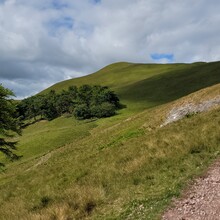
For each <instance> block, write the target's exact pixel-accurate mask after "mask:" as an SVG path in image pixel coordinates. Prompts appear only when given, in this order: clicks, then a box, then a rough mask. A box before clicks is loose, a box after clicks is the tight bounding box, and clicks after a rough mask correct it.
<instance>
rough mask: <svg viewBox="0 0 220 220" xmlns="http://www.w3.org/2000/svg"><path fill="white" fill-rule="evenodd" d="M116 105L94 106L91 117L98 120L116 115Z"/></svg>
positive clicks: (105, 103)
mask: <svg viewBox="0 0 220 220" xmlns="http://www.w3.org/2000/svg"><path fill="white" fill-rule="evenodd" d="M115 111H116V108H115V105H113V104H111V103H109V102H103V103H101V104H100V105H93V106H92V107H91V115H92V116H94V117H97V118H103V117H110V116H112V115H115Z"/></svg>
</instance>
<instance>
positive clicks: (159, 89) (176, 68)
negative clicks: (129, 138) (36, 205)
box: [43, 62, 220, 112]
mask: <svg viewBox="0 0 220 220" xmlns="http://www.w3.org/2000/svg"><path fill="white" fill-rule="evenodd" d="M219 75H220V62H213V63H194V64H132V63H116V64H111V65H109V66H107V67H105V68H103V69H101V70H99V71H98V72H96V73H93V74H91V75H87V76H84V77H81V78H76V79H71V80H67V81H63V82H60V83H58V84H55V85H54V86H52V87H50V88H48V89H47V90H45V91H43V93H44V92H47V91H49V90H51V89H54V90H56V91H61V90H62V89H67V88H68V87H69V86H71V85H78V86H79V85H82V84H100V85H104V86H109V87H110V88H111V89H113V90H114V91H115V92H116V93H117V94H118V95H119V97H120V99H121V100H122V102H123V103H124V104H126V105H127V106H128V109H127V110H128V111H132V112H133V111H136V110H138V111H139V110H143V109H146V108H148V107H153V106H157V105H160V104H164V103H167V102H170V101H173V100H175V99H178V98H180V97H182V96H185V95H188V94H190V93H192V92H195V91H197V90H199V89H202V88H206V87H208V86H212V85H214V84H216V83H219V82H220V79H219Z"/></svg>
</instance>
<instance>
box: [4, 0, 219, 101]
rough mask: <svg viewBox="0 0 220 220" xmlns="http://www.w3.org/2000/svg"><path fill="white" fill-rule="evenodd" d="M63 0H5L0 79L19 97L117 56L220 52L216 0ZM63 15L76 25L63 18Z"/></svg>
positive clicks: (181, 57)
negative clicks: (55, 3)
mask: <svg viewBox="0 0 220 220" xmlns="http://www.w3.org/2000/svg"><path fill="white" fill-rule="evenodd" d="M60 2H61V1H60ZM58 3H59V1H58V0H57V4H58ZM62 4H63V5H65V7H61V6H60V5H59V4H58V5H57V6H56V7H55V6H54V3H53V0H32V1H29V0H19V1H18V0H6V1H1V0H0V82H4V83H6V84H7V86H8V87H9V88H11V89H13V90H14V91H15V92H16V94H17V95H18V96H19V97H22V96H27V95H31V94H33V93H36V92H38V91H40V90H42V89H44V88H46V87H47V86H48V85H51V84H52V83H55V82H58V81H61V80H64V79H67V78H69V77H74V76H79V75H80V74H86V73H91V72H93V71H95V70H97V69H99V68H101V67H103V66H104V65H107V64H109V63H112V62H116V61H130V62H154V60H152V59H151V57H150V55H151V54H154V53H159V54H167V53H172V54H174V57H175V60H174V61H175V62H193V61H213V60H218V59H220V46H218V45H220V42H219V41H220V40H219V37H218V36H219V34H220V28H219V22H220V14H219V10H220V2H219V1H218V0H213V1H212V2H210V1H208V0H201V1H191V0H184V1H179V0H172V1H171V0H168V1H164V0H157V1H155V0H148V1H146V0H117V1H113V0H102V1H101V2H99V4H95V3H94V1H93V0H86V1H76V0H75V1H72V0H63V1H62ZM65 17H66V18H71V19H73V24H71V25H70V24H69V25H66V26H65V25H57V24H61V23H62V22H63V20H60V22H61V23H59V19H63V18H65ZM53 21H56V22H57V23H52V24H53V25H52V26H48V25H49V24H51V22H53ZM56 25H57V27H56Z"/></svg>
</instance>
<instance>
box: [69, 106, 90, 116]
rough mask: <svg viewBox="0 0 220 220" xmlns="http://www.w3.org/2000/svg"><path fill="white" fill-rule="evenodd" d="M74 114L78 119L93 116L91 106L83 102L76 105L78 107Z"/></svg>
mask: <svg viewBox="0 0 220 220" xmlns="http://www.w3.org/2000/svg"><path fill="white" fill-rule="evenodd" d="M73 115H74V116H75V117H76V118H77V119H88V118H91V112H90V109H89V107H88V106H87V105H86V104H81V105H78V106H76V108H75V109H74V111H73Z"/></svg>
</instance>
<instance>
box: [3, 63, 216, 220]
mask: <svg viewBox="0 0 220 220" xmlns="http://www.w3.org/2000/svg"><path fill="white" fill-rule="evenodd" d="M117 65H119V66H120V68H119V67H118V66H117ZM121 65H122V64H116V66H115V65H111V66H109V67H107V68H109V72H108V73H106V75H107V76H103V75H102V73H100V72H98V73H96V74H100V77H103V78H102V79H99V77H98V76H97V75H96V74H94V75H90V76H87V77H89V78H90V81H91V82H92V83H94V84H96V83H98V82H102V83H104V84H105V85H106V84H107V83H109V84H108V85H109V86H111V88H113V89H115V90H117V92H118V93H119V94H120V96H121V99H122V102H125V103H126V104H127V105H128V108H127V110H122V111H121V112H120V113H119V115H117V116H115V117H111V118H106V119H101V120H97V121H94V120H93V121H76V120H74V119H73V118H71V117H70V118H66V117H61V118H58V119H56V120H54V121H51V122H47V121H42V122H39V123H36V124H34V125H31V126H29V127H27V128H26V129H25V130H24V131H23V136H22V137H20V138H19V140H20V144H19V152H20V153H21V154H23V158H22V159H21V160H20V161H17V162H15V163H12V164H8V166H7V170H5V172H4V173H0V193H1V198H0V216H1V218H2V219H6V220H7V219H157V218H158V217H159V216H160V213H161V212H162V211H163V210H164V208H165V207H166V206H167V204H168V203H169V202H170V200H171V198H172V197H173V196H178V195H179V193H180V191H181V189H182V188H183V186H184V185H185V184H186V182H187V181H188V180H189V179H191V178H192V177H194V176H195V175H198V174H200V173H201V172H202V171H203V170H204V169H205V168H206V167H207V165H208V164H210V163H211V162H212V160H213V159H215V158H216V157H217V156H218V155H219V152H220V145H219V133H220V126H219V125H220V114H219V111H220V108H219V106H215V107H214V108H211V109H209V111H206V112H202V113H199V114H195V115H191V116H190V117H185V118H183V119H182V120H179V121H177V122H174V123H170V124H168V125H166V126H163V127H160V125H161V124H163V123H164V121H166V119H167V117H168V116H169V113H170V111H172V109H173V108H175V107H179V106H182V105H185V104H186V103H188V102H195V103H197V102H199V101H200V100H203V101H204V100H209V99H212V98H215V97H217V96H219V95H220V94H219V92H220V84H217V83H219V82H220V73H219V67H220V63H218V62H217V63H210V64H204V63H198V64H192V65H190V64H178V65H167V66H166V65H152V66H151V65H142V64H137V65H136V64H127V63H124V64H123V65H124V66H123V68H125V69H126V68H127V70H124V72H123V74H122V75H123V77H119V79H118V81H117V79H115V76H112V84H111V83H110V79H109V77H108V75H114V74H115V75H118V74H119V73H121V72H122V69H121ZM150 67H152V69H151V70H150ZM159 68H160V71H159ZM146 69H147V70H148V72H147V71H146ZM116 70H117V71H116ZM100 71H103V70H100ZM111 71H113V72H111ZM129 71H130V72H129ZM141 71H142V72H141ZM103 74H104V73H103ZM126 74H127V75H128V76H129V77H130V78H129V77H128V78H126ZM138 74H139V75H138ZM87 77H83V78H80V79H76V81H75V80H73V81H72V80H70V81H67V82H68V83H70V85H72V84H77V83H78V84H77V85H79V84H84V83H89V80H88V78H87ZM93 77H94V78H93ZM132 77H133V78H132ZM99 80H100V81H99ZM150 82H151V83H150ZM63 83H64V85H66V86H67V84H66V82H63ZM63 83H61V84H59V85H62V84H63ZM175 83H177V84H178V85H176V84H175ZM135 85H136V86H135ZM152 85H154V86H152ZM56 86H57V85H55V87H53V88H55V89H57V90H61V89H62V88H64V87H63V85H62V86H60V87H59V88H58V87H56ZM200 89H202V90H200ZM125 91H127V92H125ZM193 91H195V92H194V93H192V94H191V92H193ZM135 93H137V94H135ZM166 94H167V97H166ZM140 96H141V97H140ZM157 96H158V97H157ZM160 97H161V99H160ZM181 97H182V98H181ZM170 101H172V102H170ZM139 103H140V104H139ZM149 107H151V108H149ZM141 109H145V110H142V111H141ZM126 111H127V112H128V111H129V115H128V114H126ZM137 111H138V112H137ZM11 210H13V212H12V211H11Z"/></svg>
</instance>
